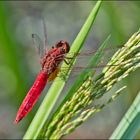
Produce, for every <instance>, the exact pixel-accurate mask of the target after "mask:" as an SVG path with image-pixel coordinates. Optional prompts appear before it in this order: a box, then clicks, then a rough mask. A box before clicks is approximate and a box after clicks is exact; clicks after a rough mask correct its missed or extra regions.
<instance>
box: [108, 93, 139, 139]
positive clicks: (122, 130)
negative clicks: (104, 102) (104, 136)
mask: <svg viewBox="0 0 140 140" xmlns="http://www.w3.org/2000/svg"><path fill="white" fill-rule="evenodd" d="M139 130H140V92H139V94H138V95H137V96H136V98H135V100H134V102H133V103H132V105H131V106H130V108H129V110H128V111H127V113H126V114H125V115H124V117H123V119H122V120H121V122H120V123H119V125H118V127H117V128H116V129H115V131H114V132H113V134H112V135H111V137H110V139H134V138H135V135H136V133H137V131H139Z"/></svg>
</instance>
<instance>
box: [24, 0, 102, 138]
mask: <svg viewBox="0 0 140 140" xmlns="http://www.w3.org/2000/svg"><path fill="white" fill-rule="evenodd" d="M101 3H102V1H98V2H97V3H96V5H95V7H94V8H93V10H92V11H91V12H90V15H89V16H88V18H87V20H86V22H85V24H84V25H83V27H82V29H81V30H80V32H79V34H78V35H77V37H76V39H75V40H74V42H73V44H72V47H71V50H70V53H71V52H75V53H78V52H79V51H80V49H81V47H82V45H83V43H84V41H85V39H86V37H87V35H88V33H89V31H90V29H91V27H92V25H93V22H94V20H95V18H96V15H97V13H98V11H99V8H100V6H101ZM75 60H76V59H73V61H72V65H74V63H75ZM72 65H70V66H68V65H66V64H65V63H63V64H62V67H66V66H67V67H68V69H67V70H66V75H68V74H69V73H70V71H71V66H72ZM67 78H68V77H67ZM58 81H59V82H58ZM64 85H65V81H64V80H62V79H61V78H59V77H57V78H56V80H55V81H54V83H53V84H52V86H51V88H50V90H49V91H48V94H47V95H46V97H45V98H44V100H43V102H42V104H41V106H40V108H39V109H38V111H37V113H36V115H35V117H34V119H33V121H32V122H31V124H30V126H29V128H28V130H27V132H26V133H25V135H24V137H23V138H24V139H36V138H37V137H38V135H39V134H40V132H41V130H42V127H43V126H44V123H45V122H46V120H47V119H48V117H49V114H50V112H51V110H52V108H53V107H54V104H55V103H56V101H57V98H58V97H59V95H60V93H61V91H62V89H63V87H64Z"/></svg>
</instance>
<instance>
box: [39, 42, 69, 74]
mask: <svg viewBox="0 0 140 140" xmlns="http://www.w3.org/2000/svg"><path fill="white" fill-rule="evenodd" d="M68 52H69V44H68V43H67V42H66V41H59V42H58V43H56V45H55V47H53V48H52V49H51V50H50V51H49V52H48V53H47V54H46V55H45V56H44V57H43V58H42V60H41V65H42V70H43V71H45V73H47V74H48V75H50V74H51V73H52V72H54V71H55V70H56V68H57V67H58V65H59V64H60V63H61V62H62V61H63V60H64V58H65V54H66V53H68Z"/></svg>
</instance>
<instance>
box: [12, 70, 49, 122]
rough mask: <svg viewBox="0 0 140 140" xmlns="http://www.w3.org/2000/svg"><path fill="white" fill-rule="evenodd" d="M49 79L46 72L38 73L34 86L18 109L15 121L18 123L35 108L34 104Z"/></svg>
mask: <svg viewBox="0 0 140 140" xmlns="http://www.w3.org/2000/svg"><path fill="white" fill-rule="evenodd" d="M47 80H48V75H47V74H46V73H45V72H43V71H41V72H40V73H39V74H38V76H37V78H36V80H35V82H34V84H33V86H32V87H31V89H30V90H29V92H28V93H27V95H26V97H25V99H24V100H23V102H22V104H21V106H20V108H19V110H18V113H17V116H16V119H15V123H18V122H19V121H20V120H21V119H22V118H23V117H25V116H26V115H27V114H28V113H29V112H30V110H31V109H32V108H33V106H34V104H35V103H36V101H37V100H38V98H39V96H40V94H41V92H42V91H43V89H44V87H45V85H46V83H47Z"/></svg>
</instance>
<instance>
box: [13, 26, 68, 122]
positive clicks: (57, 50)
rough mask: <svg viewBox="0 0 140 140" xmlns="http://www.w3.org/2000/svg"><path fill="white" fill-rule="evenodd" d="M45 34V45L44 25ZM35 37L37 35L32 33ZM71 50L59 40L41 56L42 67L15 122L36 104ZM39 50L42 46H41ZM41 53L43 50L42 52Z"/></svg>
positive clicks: (64, 42) (66, 43)
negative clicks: (52, 75)
mask: <svg viewBox="0 0 140 140" xmlns="http://www.w3.org/2000/svg"><path fill="white" fill-rule="evenodd" d="M44 35H45V46H46V45H47V44H46V43H47V34H46V27H45V26H44ZM32 37H33V39H35V38H36V37H37V36H36V35H35V34H33V35H32ZM69 50H70V46H69V44H68V42H66V41H63V40H61V41H59V42H58V43H56V44H55V46H53V47H52V49H50V50H49V51H46V52H45V54H44V56H43V57H42V58H41V66H42V69H41V71H40V72H39V74H38V76H37V78H36V80H35V82H34V84H33V86H32V87H31V88H30V90H29V92H28V93H27V95H26V97H25V98H24V100H23V102H22V104H21V106H20V108H19V110H18V112H17V116H16V119H15V123H18V122H19V121H20V120H21V119H23V118H24V117H25V116H26V115H27V114H28V113H29V112H30V111H31V109H32V108H33V106H34V104H35V103H36V101H37V100H38V98H39V96H40V94H41V92H42V91H43V89H44V87H45V85H46V84H47V82H48V81H49V77H50V75H51V74H52V73H53V72H54V71H55V70H56V69H57V68H58V66H59V64H60V63H61V62H62V61H63V60H64V61H65V62H66V63H68V62H67V60H66V57H65V54H66V53H68V52H69ZM39 51H41V48H40V47H39ZM40 53H41V52H40Z"/></svg>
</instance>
